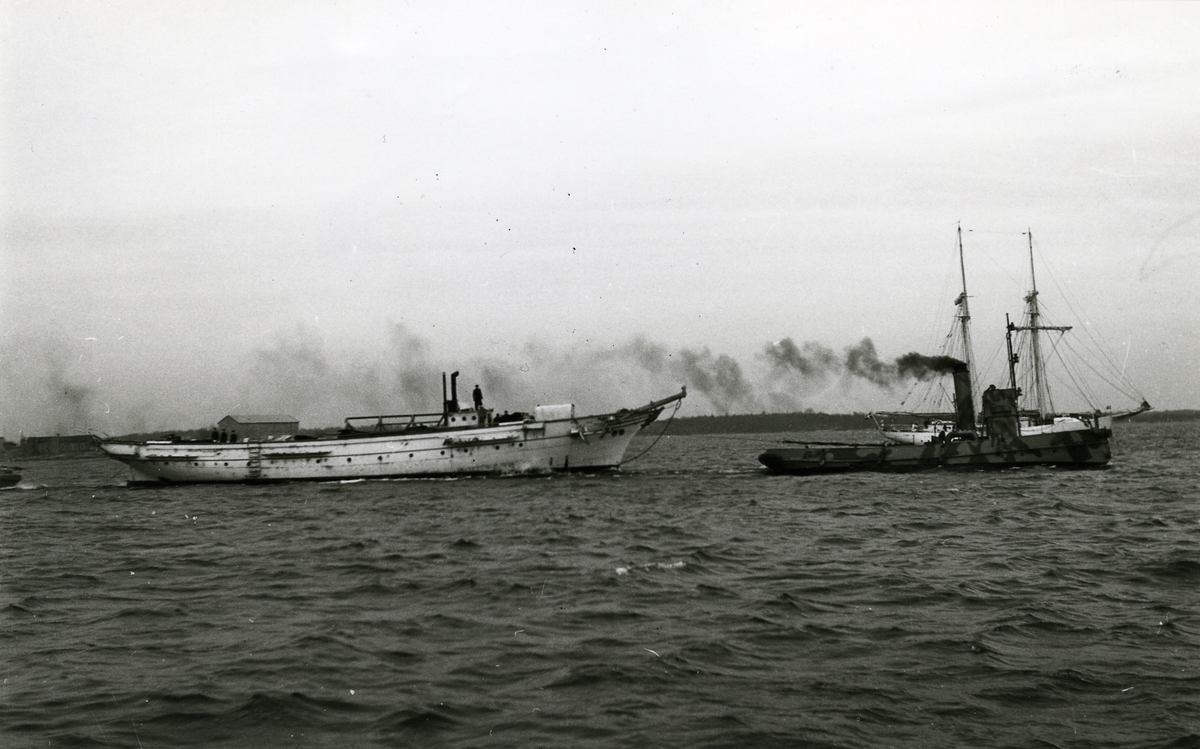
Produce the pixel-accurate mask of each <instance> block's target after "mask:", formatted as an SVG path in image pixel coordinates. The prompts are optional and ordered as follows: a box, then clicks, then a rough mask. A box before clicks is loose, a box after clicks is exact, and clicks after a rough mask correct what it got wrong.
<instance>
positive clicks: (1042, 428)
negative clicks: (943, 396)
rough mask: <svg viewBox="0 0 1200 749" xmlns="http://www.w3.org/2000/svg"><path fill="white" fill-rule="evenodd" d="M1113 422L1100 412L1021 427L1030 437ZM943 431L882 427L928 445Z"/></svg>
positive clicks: (904, 441) (902, 439) (900, 438)
mask: <svg viewBox="0 0 1200 749" xmlns="http://www.w3.org/2000/svg"><path fill="white" fill-rule="evenodd" d="M1112 422H1113V417H1112V414H1100V415H1097V416H1095V417H1094V418H1091V419H1089V420H1084V419H1081V418H1079V417H1077V416H1056V417H1054V421H1053V422H1052V423H1049V424H1034V423H1031V422H1030V421H1028V420H1022V421H1021V423H1020V429H1021V436H1022V437H1030V436H1033V435H1035V434H1059V433H1062V432H1081V431H1085V430H1090V429H1108V430H1110V431H1111V430H1112ZM945 426H948V427H949V429H947V431H951V430H952V429H953V425H945ZM941 431H942V430H941V428H935V427H914V428H912V429H881V430H880V433H881V434H883V436H884V437H885V438H887V439H888V440H890V441H892V442H895V443H896V444H899V445H926V444H929V443H930V442H937V441H938V436H939V435H940V434H941Z"/></svg>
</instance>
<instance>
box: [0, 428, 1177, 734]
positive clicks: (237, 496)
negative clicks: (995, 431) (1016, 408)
mask: <svg viewBox="0 0 1200 749" xmlns="http://www.w3.org/2000/svg"><path fill="white" fill-rule="evenodd" d="M782 436H785V435H762V436H748V435H741V436H736V437H673V438H665V439H663V440H662V441H660V442H659V444H658V445H657V446H656V447H655V449H654V450H653V451H652V452H650V453H649V454H647V455H646V456H645V457H643V458H640V459H638V460H636V461H634V462H632V463H630V464H628V465H627V466H626V468H625V469H624V470H623V471H622V472H621V473H618V474H610V475H596V476H558V477H548V478H511V479H470V480H442V481H371V482H359V483H318V484H287V485H269V486H192V487H177V488H161V489H160V488H150V489H146V488H126V487H125V486H124V485H123V484H124V479H125V473H124V468H122V467H121V466H120V465H118V464H116V463H111V462H107V461H104V460H102V459H99V458H97V459H89V460H77V461H67V460H51V461H31V462H29V463H26V464H25V470H24V471H23V473H24V475H25V482H23V484H22V486H21V488H20V489H18V490H9V491H4V492H2V493H0V542H2V547H0V565H2V567H0V571H2V574H3V587H2V590H0V624H2V628H0V655H2V656H3V657H2V659H0V662H2V663H3V672H4V677H3V678H4V681H3V687H2V689H0V743H2V744H4V745H5V746H12V747H20V746H31V747H32V746H96V747H151V746H204V747H226V746H228V747H243V746H246V747H249V746H277V745H295V746H329V747H334V746H337V747H344V746H455V747H458V746H464V747H468V746H477V747H493V746H495V747H507V746H520V747H531V746H572V747H651V746H652V747H738V746H754V747H772V746H812V747H872V748H874V747H884V746H898V747H899V746H904V747H928V746H1021V747H1023V746H1046V747H1105V746H1111V747H1142V746H1144V747H1167V746H1176V747H1193V746H1200V675H1198V671H1200V619H1198V614H1200V608H1198V604H1200V502H1198V500H1200V489H1198V488H1197V487H1198V485H1200V424H1195V423H1190V424H1189V423H1185V424H1165V425H1156V424H1146V425H1142V424H1136V423H1135V424H1129V425H1119V427H1118V433H1117V437H1116V440H1115V453H1116V458H1115V459H1114V461H1113V465H1112V467H1111V468H1109V469H1108V470H1102V471H1064V470H1053V469H1020V470H1006V471H999V472H984V473H942V472H928V473H918V474H909V475H898V476H897V475H884V474H860V475H844V476H827V477H818V478H797V477H778V476H770V475H766V474H764V473H762V472H761V471H760V470H759V467H758V464H757V462H756V461H755V456H756V455H757V454H758V453H759V452H760V451H761V450H762V449H763V448H765V447H767V446H770V445H772V444H776V443H777V441H778V440H779V439H780V438H781V437H782ZM839 437H841V438H844V437H845V435H839ZM648 445H649V440H648V439H645V438H639V439H638V440H637V441H635V442H634V444H633V446H632V448H631V451H630V454H631V455H632V454H636V453H637V452H638V451H639V450H640V449H642V448H644V447H646V446H648Z"/></svg>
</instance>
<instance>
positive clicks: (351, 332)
mask: <svg viewBox="0 0 1200 749" xmlns="http://www.w3.org/2000/svg"><path fill="white" fill-rule="evenodd" d="M0 9H2V10H0V13H2V15H0V29H2V34H3V41H2V43H0V48H2V50H0V54H2V55H3V57H2V63H0V65H2V66H0V74H2V80H0V85H2V89H0V91H2V96H3V99H2V104H0V128H2V130H0V137H2V143H3V151H2V153H3V156H2V157H0V158H2V161H0V181H2V190H3V192H2V200H3V206H2V214H0V218H2V221H3V249H2V255H0V260H2V264H0V294H2V298H0V357H2V359H0V435H3V436H4V437H6V438H9V439H14V438H16V437H17V436H19V434H20V433H24V434H26V435H31V434H46V433H52V432H61V433H78V432H81V431H83V430H85V429H99V430H102V431H105V432H109V433H125V432H128V431H132V430H142V429H165V428H191V427H202V426H205V425H207V424H212V423H215V422H216V421H217V420H218V419H220V418H221V417H222V416H224V415H225V414H227V413H274V412H287V413H291V414H292V415H294V416H296V417H297V418H299V419H300V420H301V422H302V423H303V424H305V425H308V426H313V427H317V426H325V425H330V424H335V423H338V422H340V420H341V418H342V417H344V416H349V415H356V414H359V413H377V412H380V411H383V412H389V413H394V412H399V411H405V410H409V409H428V410H436V409H438V408H439V407H440V398H441V380H440V373H441V372H442V371H450V370H455V369H457V370H461V371H462V372H463V375H462V376H463V379H464V382H465V386H466V388H467V389H469V388H470V387H471V386H472V385H474V384H475V383H476V382H481V383H482V384H484V386H485V391H486V393H487V395H488V401H489V404H490V405H493V406H496V407H497V408H500V409H505V408H507V409H510V410H526V409H528V408H530V407H531V406H532V405H534V404H535V403H554V402H571V401H573V402H575V403H577V404H579V405H580V407H581V408H584V409H586V410H592V409H609V408H618V407H622V406H629V405H635V404H638V403H642V402H645V401H647V400H650V399H652V398H658V397H663V396H665V395H668V394H670V393H672V392H674V391H675V390H676V389H677V388H678V386H679V385H680V384H682V383H684V382H687V383H688V384H689V386H690V393H691V395H690V396H689V398H688V400H687V402H686V406H685V408H684V410H683V411H682V412H681V413H682V414H684V415H687V414H705V413H723V412H747V411H762V410H797V409H805V408H813V409H815V410H819V411H851V410H863V411H865V410H870V409H876V408H877V409H888V408H895V407H897V406H898V404H899V402H900V401H901V400H902V399H903V396H904V394H905V392H906V390H907V387H906V386H905V385H904V384H903V383H899V384H894V385H887V384H879V382H877V383H874V384H873V383H872V382H871V378H869V377H867V378H863V377H854V376H851V374H848V373H847V372H845V371H835V370H837V367H834V368H833V369H831V370H829V371H826V372H824V373H823V374H822V373H818V374H810V375H809V376H804V375H803V373H801V372H799V371H784V370H782V369H780V367H779V366H777V365H778V362H779V358H778V357H775V358H772V355H771V352H772V351H774V352H776V353H778V352H779V351H781V349H780V346H781V345H785V344H786V343H787V342H790V343H793V344H794V345H795V346H796V347H797V349H799V350H803V347H804V345H805V344H809V347H808V349H807V350H808V351H809V352H810V353H812V352H821V351H824V352H832V353H833V354H834V355H835V356H836V357H837V358H838V359H839V361H840V358H841V357H843V356H844V354H845V352H847V350H853V351H858V352H862V351H864V350H865V349H864V339H869V341H870V347H872V348H873V350H874V352H875V353H876V354H877V356H878V357H879V359H880V360H881V361H882V362H883V363H885V364H886V363H887V362H890V361H892V360H894V359H895V358H896V357H898V356H900V355H902V354H905V353H907V352H910V351H919V352H922V353H929V354H936V353H939V351H938V347H939V345H940V342H941V339H942V337H943V336H944V334H945V333H946V332H947V331H948V330H949V326H950V323H951V316H952V313H953V309H952V307H951V306H950V302H951V300H952V299H953V297H954V295H955V294H956V293H957V291H958V290H959V288H958V287H959V285H960V283H961V282H960V281H959V279H958V277H957V275H956V274H957V266H956V263H957V257H956V247H957V245H956V234H955V233H956V227H957V226H958V225H959V224H960V223H961V225H962V227H963V229H964V240H963V241H964V248H965V257H966V265H967V276H968V286H969V291H970V294H971V305H972V313H973V315H974V317H973V323H974V325H975V327H974V337H975V347H976V350H977V357H978V359H979V360H980V361H981V362H982V365H989V366H990V367H991V369H990V373H989V374H988V375H986V376H985V383H986V382H998V383H1000V384H1003V383H1004V373H1003V367H1004V365H1003V359H1002V357H1001V358H1000V359H997V358H996V357H997V352H998V351H1000V349H1001V348H1002V346H1003V325H1004V315H1005V313H1010V314H1012V315H1014V316H1016V315H1019V313H1020V312H1021V308H1022V296H1023V294H1024V293H1025V291H1026V290H1027V285H1028V257H1027V254H1026V253H1027V252H1028V238H1027V237H1026V236H1025V235H1023V234H1022V232H1024V231H1026V230H1027V229H1032V233H1033V240H1034V249H1035V254H1036V255H1037V257H1038V262H1039V263H1040V262H1043V261H1044V262H1045V264H1046V265H1045V274H1046V275H1045V276H1043V275H1041V274H1042V273H1043V268H1042V267H1041V266H1039V271H1038V272H1039V278H1038V282H1039V286H1040V287H1041V289H1042V298H1043V301H1044V302H1045V304H1046V306H1047V309H1048V310H1050V311H1051V312H1052V313H1054V314H1055V317H1054V320H1053V321H1054V322H1057V323H1058V324H1073V325H1077V326H1079V327H1077V329H1076V330H1074V331H1072V333H1071V334H1068V335H1074V334H1077V333H1084V334H1086V335H1082V336H1080V337H1081V338H1094V339H1095V340H1096V341H1099V342H1100V344H1101V345H1102V346H1103V347H1104V349H1105V353H1107V354H1108V355H1109V356H1110V357H1111V359H1112V360H1113V361H1115V362H1116V363H1117V365H1118V367H1120V368H1124V370H1125V373H1126V374H1127V375H1128V376H1129V377H1130V378H1131V379H1132V381H1133V382H1134V383H1135V384H1136V386H1137V388H1138V392H1137V393H1136V395H1140V396H1144V397H1146V398H1148V399H1149V400H1150V402H1151V403H1152V404H1154V405H1155V406H1156V407H1158V408H1164V409H1174V408H1200V377H1198V376H1197V374H1196V373H1197V372H1198V371H1200V336H1198V335H1197V333H1196V327H1197V323H1200V301H1198V298H1197V297H1198V295H1197V293H1196V288H1197V281H1200V252H1198V248H1200V44H1197V39H1200V3H1192V2H1083V3H1071V2H1058V3H1044V2H1036V3H1029V4H1022V3H1017V2H998V3H978V2H946V3H941V4H939V3H924V2H923V3H907V4H893V3H869V2H811V3H792V2H781V3H768V2H745V3H740V2H739V3H733V2H730V3H704V2H700V3H669V2H648V3H641V2H639V3H603V4H593V3H578V2H576V3H573V2H547V3H533V2H529V3H523V2H518V3H500V2H459V3H455V2H407V3H401V2H378V3H373V2H346V3H334V2H309V3H294V2H286V3H285V2H229V3H221V2H202V3H196V2H170V1H163V0H155V2H146V3H135V2H119V3H109V2H79V3H62V2H42V1H39V2H20V1H19V0H9V1H8V2H5V3H3V4H2V5H0ZM1059 300H1063V301H1059ZM1070 313H1078V314H1079V318H1078V319H1077V318H1075V317H1074V316H1073V314H1070ZM781 342H784V344H781ZM997 362H998V363H997ZM989 363H990V364H989ZM982 365H981V368H985V369H986V367H983V366H982ZM839 366H841V365H839ZM1056 396H1057V397H1059V398H1060V399H1062V401H1063V404H1062V405H1063V407H1079V406H1077V405H1076V404H1075V403H1073V402H1070V397H1069V396H1067V395H1066V393H1065V392H1064V393H1063V394H1062V395H1059V394H1058V393H1057V392H1056ZM1101 397H1104V398H1106V399H1107V400H1105V401H1104V402H1102V403H1099V404H1098V405H1100V406H1106V405H1112V406H1114V407H1115V408H1120V407H1122V406H1124V405H1126V403H1125V402H1122V401H1119V400H1113V399H1112V398H1110V397H1109V396H1107V395H1103V396H1101Z"/></svg>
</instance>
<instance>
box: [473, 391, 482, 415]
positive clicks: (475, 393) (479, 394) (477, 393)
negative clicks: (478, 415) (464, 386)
mask: <svg viewBox="0 0 1200 749" xmlns="http://www.w3.org/2000/svg"><path fill="white" fill-rule="evenodd" d="M471 397H472V398H474V399H475V410H476V411H478V410H479V409H481V408H483V391H482V390H480V389H479V386H478V385H476V386H475V389H474V390H472V391H471Z"/></svg>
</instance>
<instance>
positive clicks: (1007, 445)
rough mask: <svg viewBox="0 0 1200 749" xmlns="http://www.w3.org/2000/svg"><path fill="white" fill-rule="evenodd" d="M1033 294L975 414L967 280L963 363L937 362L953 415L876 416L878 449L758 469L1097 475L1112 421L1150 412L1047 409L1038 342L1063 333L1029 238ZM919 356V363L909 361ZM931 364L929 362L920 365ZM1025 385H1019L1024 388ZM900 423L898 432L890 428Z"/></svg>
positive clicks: (820, 451) (821, 453)
mask: <svg viewBox="0 0 1200 749" xmlns="http://www.w3.org/2000/svg"><path fill="white" fill-rule="evenodd" d="M1029 253H1030V254H1029V263H1030V266H1029V267H1030V283H1031V291H1030V292H1029V294H1028V295H1027V296H1026V297H1025V302H1026V304H1027V310H1026V315H1025V318H1024V320H1023V321H1022V324H1021V325H1015V324H1013V323H1011V322H1009V323H1008V325H1007V332H1006V345H1007V349H1008V376H1009V387H1007V388H997V387H996V386H995V385H993V386H990V387H989V388H988V389H987V390H985V391H984V392H983V393H981V394H980V395H981V398H980V401H979V403H980V407H979V410H978V413H976V408H975V402H976V401H975V398H974V394H973V392H972V388H973V386H974V383H973V375H972V370H973V367H972V366H971V364H970V362H971V345H970V334H969V329H968V322H969V320H970V314H969V313H968V312H967V291H966V274H965V271H964V272H963V292H962V294H961V295H959V297H958V300H957V301H956V305H957V306H958V309H959V312H958V314H957V316H956V320H955V331H952V332H957V333H958V337H959V343H960V345H961V355H962V356H963V358H965V359H966V361H962V360H959V359H958V358H956V357H951V356H940V357H936V359H937V360H940V361H941V362H942V363H943V365H944V364H949V365H950V366H949V373H952V374H953V377H954V412H953V413H952V414H937V413H923V414H897V413H888V414H883V413H875V414H872V415H871V416H872V418H874V419H875V421H876V425H877V426H878V427H879V429H880V432H881V433H882V435H883V436H884V437H885V438H886V439H887V440H888V442H886V443H880V444H866V443H862V444H847V443H830V442H823V443H791V444H792V445H793V446H789V447H781V448H776V449H772V450H767V451H766V452H764V453H763V454H762V455H760V456H759V457H758V459H759V461H760V462H761V463H762V464H763V465H765V466H766V467H767V468H768V469H769V470H771V471H773V472H775V473H787V474H800V475H808V474H818V473H837V472H845V471H916V470H925V469H930V468H1008V467H1014V466H1028V465H1053V466H1067V467H1078V468H1089V467H1102V466H1105V465H1107V464H1108V462H1109V461H1110V460H1111V458H1112V452H1111V450H1110V448H1109V444H1108V440H1109V437H1111V436H1112V422H1113V420H1114V419H1121V418H1127V417H1129V416H1132V415H1134V414H1138V413H1141V412H1142V411H1146V410H1149V409H1150V404H1149V403H1147V402H1146V401H1145V400H1144V399H1143V400H1142V403H1141V405H1140V406H1138V407H1137V408H1135V409H1132V410H1129V411H1126V412H1123V413H1119V414H1114V413H1113V412H1112V411H1111V410H1107V411H1100V410H1099V409H1095V410H1093V411H1091V412H1087V413H1072V414H1057V413H1055V412H1054V411H1053V410H1052V407H1051V406H1050V402H1051V400H1050V391H1049V383H1048V382H1047V378H1046V367H1045V363H1044V361H1043V352H1042V346H1041V345H1040V343H1039V340H1038V336H1039V334H1040V333H1043V332H1058V333H1065V332H1066V331H1068V330H1070V328H1069V327H1066V326H1053V325H1047V324H1045V323H1044V322H1043V320H1042V314H1041V311H1040V309H1039V307H1038V292H1037V281H1036V278H1035V277H1034V275H1033V238H1032V234H1030V240H1029ZM959 263H960V267H961V263H962V230H961V229H959ZM1014 334H1025V335H1026V338H1027V342H1026V346H1025V347H1024V348H1022V347H1020V346H1018V347H1017V349H1014V344H1013V335H1014ZM1017 351H1020V352H1023V353H1024V354H1025V355H1026V356H1028V358H1029V360H1030V365H1031V366H1030V367H1029V374H1028V382H1027V384H1028V385H1029V386H1030V387H1031V389H1032V391H1033V396H1034V398H1035V403H1034V407H1033V408H1029V409H1024V410H1023V409H1021V408H1020V406H1019V402H1018V401H1019V398H1020V396H1021V395H1022V389H1021V388H1020V387H1018V377H1017V371H1016V365H1017V362H1018V361H1020V360H1021V354H1020V353H1017ZM910 356H918V355H910ZM918 358H921V359H929V360H931V361H932V360H933V358H931V357H918ZM1022 382H1025V380H1022ZM897 419H899V420H901V421H902V422H905V425H904V426H896V424H895V422H896V420H897Z"/></svg>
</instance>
